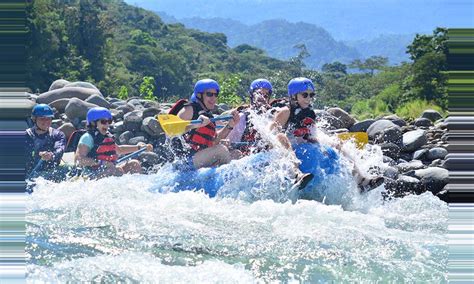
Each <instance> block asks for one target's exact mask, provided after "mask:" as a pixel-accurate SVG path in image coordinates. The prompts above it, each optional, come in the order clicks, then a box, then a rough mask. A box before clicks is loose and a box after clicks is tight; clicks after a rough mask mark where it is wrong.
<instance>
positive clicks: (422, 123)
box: [413, 117, 433, 127]
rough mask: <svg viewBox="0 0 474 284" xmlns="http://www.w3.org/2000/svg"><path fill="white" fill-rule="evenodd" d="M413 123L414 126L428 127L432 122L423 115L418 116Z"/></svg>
mask: <svg viewBox="0 0 474 284" xmlns="http://www.w3.org/2000/svg"><path fill="white" fill-rule="evenodd" d="M413 124H414V125H415V126H418V127H430V126H433V123H432V122H431V120H429V119H428V118H424V117H420V118H417V119H415V121H414V122H413Z"/></svg>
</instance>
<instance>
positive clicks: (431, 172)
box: [415, 167, 449, 194]
mask: <svg viewBox="0 0 474 284" xmlns="http://www.w3.org/2000/svg"><path fill="white" fill-rule="evenodd" d="M415 176H416V177H417V178H419V179H421V182H422V183H423V184H424V185H425V187H426V189H427V190H429V191H431V192H432V193H433V194H437V193H439V192H440V191H442V190H443V188H444V186H445V185H446V184H447V183H448V182H449V172H448V170H447V169H443V168H438V167H430V168H427V169H421V170H416V171H415Z"/></svg>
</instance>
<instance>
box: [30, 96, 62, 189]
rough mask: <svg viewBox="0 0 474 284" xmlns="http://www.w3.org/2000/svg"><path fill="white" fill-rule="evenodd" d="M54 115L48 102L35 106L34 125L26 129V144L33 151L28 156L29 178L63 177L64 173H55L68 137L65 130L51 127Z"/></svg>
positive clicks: (32, 118) (33, 112)
mask: <svg viewBox="0 0 474 284" xmlns="http://www.w3.org/2000/svg"><path fill="white" fill-rule="evenodd" d="M53 117H54V113H53V109H52V108H51V107H50V106H48V105H47V104H37V105H35V106H34V107H33V111H32V113H31V120H32V121H33V123H34V126H33V127H31V128H28V129H27V130H26V134H27V136H26V145H27V149H30V151H31V152H30V153H29V154H28V155H27V157H26V161H27V162H26V176H27V177H28V178H34V177H38V176H43V177H45V178H48V179H52V180H61V179H62V178H63V176H62V175H59V174H58V175H55V170H56V169H57V168H58V166H59V163H60V162H61V158H62V156H63V154H64V149H65V146H66V137H65V135H64V133H63V132H61V131H59V130H57V129H54V128H52V127H51V122H52V120H53Z"/></svg>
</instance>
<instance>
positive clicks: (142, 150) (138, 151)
mask: <svg viewBox="0 0 474 284" xmlns="http://www.w3.org/2000/svg"><path fill="white" fill-rule="evenodd" d="M144 151H146V147H143V148H141V149H140V150H137V151H135V152H133V153H130V154H128V155H125V156H123V157H122V158H120V159H118V160H117V164H120V163H121V162H124V161H126V160H129V159H132V158H135V157H136V156H138V155H139V154H140V153H141V152H144Z"/></svg>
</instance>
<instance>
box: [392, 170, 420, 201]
mask: <svg viewBox="0 0 474 284" xmlns="http://www.w3.org/2000/svg"><path fill="white" fill-rule="evenodd" d="M385 189H386V190H387V192H388V194H389V196H391V197H403V196H406V195H408V194H413V193H417V194H420V193H422V192H423V190H424V189H423V185H422V183H421V181H420V180H419V179H417V178H415V177H410V176H406V175H399V176H398V177H397V179H396V180H394V179H390V178H385Z"/></svg>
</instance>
